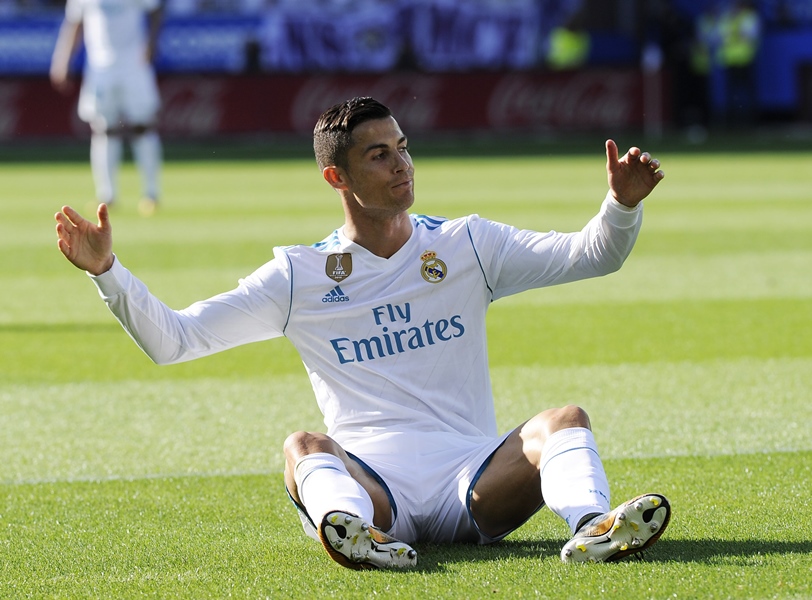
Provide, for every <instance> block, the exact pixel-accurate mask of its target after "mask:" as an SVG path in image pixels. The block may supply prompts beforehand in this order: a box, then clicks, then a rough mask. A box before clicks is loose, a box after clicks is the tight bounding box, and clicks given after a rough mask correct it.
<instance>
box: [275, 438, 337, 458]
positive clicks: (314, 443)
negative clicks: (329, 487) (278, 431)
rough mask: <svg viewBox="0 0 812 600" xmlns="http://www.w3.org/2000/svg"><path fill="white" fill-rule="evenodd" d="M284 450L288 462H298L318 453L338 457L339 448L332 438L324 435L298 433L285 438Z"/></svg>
mask: <svg viewBox="0 0 812 600" xmlns="http://www.w3.org/2000/svg"><path fill="white" fill-rule="evenodd" d="M283 449H284V452H285V457H287V459H288V460H293V461H296V460H298V459H299V458H301V457H303V456H307V455H308V454H314V453H316V452H327V453H329V454H336V455H337V454H338V451H339V446H338V444H337V443H336V442H335V441H333V439H332V438H330V437H328V436H326V435H324V434H323V433H313V432H310V431H296V432H294V433H291V434H290V435H289V436H288V437H287V438H285V443H284V445H283Z"/></svg>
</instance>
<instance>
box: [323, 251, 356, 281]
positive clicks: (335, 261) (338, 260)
mask: <svg viewBox="0 0 812 600" xmlns="http://www.w3.org/2000/svg"><path fill="white" fill-rule="evenodd" d="M324 272H325V273H327V277H329V278H330V279H332V280H333V281H337V282H338V281H344V280H345V279H346V278H347V277H349V276H350V274H351V273H352V254H349V253H347V254H331V255H330V256H328V257H327V264H326V265H325V266H324Z"/></svg>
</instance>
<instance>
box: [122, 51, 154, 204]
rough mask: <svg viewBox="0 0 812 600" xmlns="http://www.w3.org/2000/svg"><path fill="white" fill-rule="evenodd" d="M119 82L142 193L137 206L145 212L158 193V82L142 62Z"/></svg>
mask: <svg viewBox="0 0 812 600" xmlns="http://www.w3.org/2000/svg"><path fill="white" fill-rule="evenodd" d="M122 85H123V86H124V87H125V89H126V90H127V93H126V98H127V100H126V102H125V105H124V114H125V118H126V120H127V122H128V123H129V124H130V126H129V133H130V143H131V145H132V151H133V158H134V160H135V164H136V166H137V167H138V171H139V173H140V174H141V186H142V197H141V202H140V203H139V205H138V209H139V211H140V212H141V214H143V215H144V216H149V215H151V214H153V213H154V212H155V209H156V207H157V205H158V204H157V203H158V198H159V197H160V193H161V185H160V184H161V181H160V179H161V165H162V162H163V147H162V145H161V138H160V136H159V135H158V129H157V119H158V110H159V108H160V96H159V94H158V85H157V82H156V80H155V75H154V72H153V71H152V70H151V69H150V68H149V67H148V66H146V65H141V66H140V67H139V68H137V69H133V70H132V71H128V72H127V73H126V75H125V77H124V79H123V80H122Z"/></svg>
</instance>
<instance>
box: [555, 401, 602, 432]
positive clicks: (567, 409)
mask: <svg viewBox="0 0 812 600" xmlns="http://www.w3.org/2000/svg"><path fill="white" fill-rule="evenodd" d="M571 427H586V428H587V429H591V428H592V425H591V423H590V422H589V415H588V414H587V412H586V411H585V410H584V409H583V408H581V407H580V406H575V405H573V404H568V405H567V406H562V407H561V408H556V409H553V412H552V414H551V415H550V430H551V431H558V430H560V429H568V428H571Z"/></svg>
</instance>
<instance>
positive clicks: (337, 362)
mask: <svg viewBox="0 0 812 600" xmlns="http://www.w3.org/2000/svg"><path fill="white" fill-rule="evenodd" d="M641 219H642V205H639V206H638V207H637V208H635V209H629V208H627V207H625V206H623V205H621V204H619V203H618V202H617V201H615V200H614V199H613V198H612V197H611V196H610V195H607V197H606V199H605V200H604V202H603V203H602V205H601V209H600V211H599V213H598V214H597V215H596V216H595V217H593V218H592V219H591V220H590V221H589V223H587V225H586V226H585V227H584V228H583V229H582V230H581V231H580V232H575V233H559V232H555V231H550V232H547V233H539V232H535V231H528V230H520V229H517V228H515V227H511V226H508V225H505V224H501V223H497V222H493V221H490V220H487V219H483V218H480V217H479V216H477V215H470V216H467V217H463V218H457V219H444V218H440V217H427V216H423V215H411V216H410V220H411V224H412V234H411V237H410V238H409V240H408V241H407V242H406V243H405V244H404V245H403V247H402V248H400V249H399V250H398V251H397V252H396V253H395V254H394V255H393V256H391V257H390V258H381V257H379V256H376V255H374V254H372V253H371V252H369V251H367V250H366V249H365V248H363V247H361V246H359V245H358V244H355V243H354V242H352V241H351V240H349V239H347V238H346V237H345V235H344V233H343V230H342V229H338V230H336V231H335V232H333V233H332V234H331V235H330V236H328V237H327V238H326V239H324V240H323V241H321V242H319V243H317V244H314V245H312V246H306V245H296V246H288V247H277V248H275V249H274V258H273V259H272V260H270V261H269V262H267V263H266V264H264V265H263V266H261V267H260V268H259V269H257V270H256V271H255V272H253V273H252V274H250V275H249V276H247V277H245V278H244V279H241V280H240V281H239V285H238V287H236V288H235V289H233V290H231V291H228V292H225V293H222V294H219V295H216V296H214V297H212V298H209V299H208V300H203V301H200V302H196V303H194V304H192V305H191V306H189V307H188V308H185V309H183V310H172V309H171V308H169V307H168V306H166V305H165V304H164V303H162V302H161V301H159V300H158V299H157V298H156V297H155V296H153V295H152V294H151V293H150V292H149V291H148V289H147V287H146V286H145V285H144V284H143V283H142V282H141V281H139V280H138V279H137V278H136V277H134V276H133V275H132V274H131V273H130V272H129V271H128V270H127V269H126V268H125V267H124V266H123V265H122V264H121V263H120V262H119V261H118V260H116V262H115V263H114V266H113V267H112V268H111V269H110V270H109V271H108V272H106V273H104V274H102V275H99V276H98V277H94V278H93V279H94V281H95V283H96V285H97V287H98V289H99V292H100V294H101V296H102V298H103V299H104V301H105V302H106V303H107V305H108V306H109V308H110V310H111V311H112V312H113V314H114V315H115V316H116V318H117V319H118V320H119V322H120V323H121V324H122V326H123V327H124V328H125V329H126V330H127V332H128V333H129V334H130V336H131V337H132V338H133V340H134V341H135V342H136V343H137V344H138V345H139V346H140V347H141V349H142V350H143V351H144V352H145V353H146V354H147V355H148V356H149V357H150V358H151V359H152V360H153V361H155V362H156V363H159V364H168V363H177V362H182V361H187V360H191V359H194V358H198V357H202V356H205V355H209V354H212V353H215V352H219V351H222V350H226V349H228V348H232V347H235V346H238V345H241V344H246V343H251V342H257V341H262V340H269V339H272V338H276V337H279V336H286V337H287V338H288V339H289V340H290V341H291V342H292V343H293V345H294V346H295V347H296V349H297V350H298V352H299V354H300V356H301V358H302V361H303V363H304V366H305V369H306V370H307V373H308V375H309V377H310V382H311V384H312V387H313V391H314V393H315V395H316V400H317V402H318V405H319V408H320V409H321V411H322V413H323V415H324V422H325V425H326V427H327V433H328V435H330V436H332V437H333V438H334V439H335V440H336V441H338V442H339V443H340V444H343V445H347V444H351V443H352V441H353V440H354V439H356V438H358V437H359V436H365V435H369V434H370V433H379V432H383V431H398V430H400V431H415V430H416V431H447V432H457V433H459V434H462V435H472V436H481V435H486V436H495V435H496V434H497V427H496V419H495V414H494V406H493V396H492V391H491V381H490V375H489V372H488V351H487V340H486V328H485V315H486V312H487V310H488V307H489V306H490V304H491V302H493V301H495V300H497V299H499V298H502V297H504V296H508V295H511V294H516V293H518V292H522V291H524V290H528V289H532V288H539V287H543V286H549V285H554V284H561V283H566V282H571V281H576V280H580V279H585V278H589V277H596V276H601V275H605V274H608V273H611V272H613V271H616V270H617V269H619V268H620V266H621V265H622V264H623V262H624V260H625V259H626V257H627V256H628V255H629V253H630V252H631V249H632V247H633V245H634V242H635V240H636V238H637V234H638V231H639V229H640V224H641Z"/></svg>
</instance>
